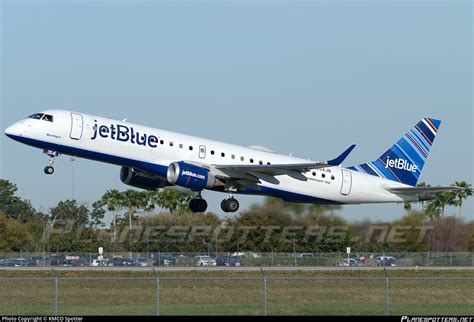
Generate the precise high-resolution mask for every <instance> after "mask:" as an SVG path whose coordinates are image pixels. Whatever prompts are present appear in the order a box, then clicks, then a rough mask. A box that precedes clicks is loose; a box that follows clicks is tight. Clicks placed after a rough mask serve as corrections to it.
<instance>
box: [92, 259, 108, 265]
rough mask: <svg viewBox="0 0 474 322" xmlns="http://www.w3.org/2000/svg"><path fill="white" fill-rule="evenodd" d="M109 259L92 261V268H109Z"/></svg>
mask: <svg viewBox="0 0 474 322" xmlns="http://www.w3.org/2000/svg"><path fill="white" fill-rule="evenodd" d="M108 264H109V260H108V259H94V260H92V262H91V264H90V266H108Z"/></svg>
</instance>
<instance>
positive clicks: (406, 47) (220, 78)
mask: <svg viewBox="0 0 474 322" xmlns="http://www.w3.org/2000/svg"><path fill="white" fill-rule="evenodd" d="M0 21H1V25H0V26H1V109H0V112H1V114H0V120H1V128H2V129H4V128H5V127H6V126H7V125H9V124H10V123H13V122H15V121H17V120H19V119H21V118H23V117H25V116H27V115H29V114H32V113H34V112H37V111H39V110H43V109H47V108H61V109H71V110H77V111H81V112H84V113H91V114H97V115H102V116H108V117H113V118H117V119H123V118H127V119H128V120H129V121H130V122H135V123H141V124H145V125H149V126H153V127H157V128H163V129H167V130H172V131H177V132H183V133H186V134H191V135H196V136H202V137H206V138H211V139H216V140H220V141H225V142H229V143H235V144H239V145H250V144H259V145H264V146H268V147H270V148H272V149H273V150H276V151H278V152H281V153H285V154H289V153H293V154H294V155H295V156H299V157H303V158H311V159H314V160H327V159H329V158H332V157H334V156H336V155H338V154H339V153H340V152H341V151H342V150H344V149H345V148H347V147H348V146H349V145H350V144H352V143H355V144H357V145H358V146H357V148H356V150H354V152H353V153H352V154H351V155H350V156H349V158H348V159H347V160H346V162H345V164H344V165H347V166H349V165H352V164H358V163H361V162H366V161H372V160H374V159H375V158H376V157H378V156H379V155H381V154H382V153H383V152H384V151H385V150H386V149H387V148H388V147H389V146H390V145H392V144H393V143H394V142H395V141H396V140H398V139H399V138H400V137H401V136H402V135H403V134H404V133H405V132H406V131H407V130H409V129H410V128H411V127H412V126H413V125H414V124H416V123H417V122H418V121H419V120H420V119H421V118H422V117H426V116H428V117H433V118H438V119H441V120H442V121H443V123H442V125H441V129H440V132H439V135H438V137H437V138H436V141H435V144H434V147H433V148H432V151H431V154H430V157H429V159H428V161H427V164H426V165H425V169H424V171H423V173H422V175H421V178H420V179H421V180H422V181H426V182H428V183H430V184H431V185H448V184H450V183H453V182H454V181H460V180H466V181H468V182H471V183H472V182H473V137H474V133H473V126H472V123H473V112H472V109H473V108H472V99H473V97H472V36H473V35H472V3H471V2H470V1H432V2H430V1H418V2H410V1H175V2H169V1H143V2H140V1H130V2H127V1H117V2H112V1H97V2H94V1H2V2H1V19H0ZM0 149H1V150H0V156H1V158H0V177H1V178H6V179H8V180H11V181H13V182H14V183H16V184H17V185H18V187H19V194H20V195H21V196H22V197H24V198H27V199H30V200H31V201H32V203H33V205H34V206H35V207H37V208H39V209H43V210H47V209H48V208H49V207H51V206H53V205H54V204H55V203H57V202H58V201H59V200H64V199H66V198H71V196H72V195H74V197H75V198H77V199H78V200H79V201H80V202H85V203H90V202H93V201H95V200H97V199H98V198H100V196H101V195H102V194H103V193H104V192H105V190H106V189H109V188H117V189H121V190H124V189H126V188H127V187H126V186H125V185H123V184H122V183H121V182H120V180H119V168H118V167H116V166H111V165H106V164H100V163H96V162H92V161H87V160H76V161H74V162H71V161H70V159H69V158H68V157H66V156H63V157H62V158H60V159H59V160H58V162H57V164H56V173H55V175H54V176H51V177H47V176H45V175H44V174H43V167H44V166H45V165H46V158H45V157H44V156H43V155H42V154H41V152H40V151H39V150H35V149H32V148H29V147H26V146H23V145H20V144H17V143H15V142H13V141H11V140H9V139H8V138H6V137H4V136H3V135H1V136H0ZM73 178H74V180H72V179H73ZM73 182H74V184H72V183H73ZM205 197H206V198H207V199H208V201H209V203H210V210H211V211H215V212H218V213H222V212H221V211H220V209H219V204H220V200H221V199H222V198H223V197H224V195H223V194H219V193H214V192H207V193H205ZM239 200H240V201H241V205H242V208H243V209H245V208H246V207H248V206H249V205H251V204H252V203H256V202H260V201H261V200H262V198H261V197H240V198H239ZM448 212H453V213H457V211H455V210H448ZM473 212H474V207H473V200H472V198H471V199H470V200H469V201H468V202H466V204H465V206H464V207H463V216H464V217H465V218H467V219H474V214H473ZM341 214H342V215H343V216H344V217H345V218H348V219H362V218H372V219H375V220H384V219H389V220H390V219H394V218H399V217H401V216H402V215H403V207H402V206H401V205H361V206H346V207H344V209H343V211H342V212H341Z"/></svg>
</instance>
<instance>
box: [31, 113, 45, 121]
mask: <svg viewBox="0 0 474 322" xmlns="http://www.w3.org/2000/svg"><path fill="white" fill-rule="evenodd" d="M43 115H44V114H43V113H36V114H33V115H30V116H28V118H30V119H35V120H41V118H42V117H43Z"/></svg>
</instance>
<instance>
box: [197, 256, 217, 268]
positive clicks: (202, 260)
mask: <svg viewBox="0 0 474 322" xmlns="http://www.w3.org/2000/svg"><path fill="white" fill-rule="evenodd" d="M196 259H197V263H196V265H197V266H216V265H217V263H216V261H215V259H214V258H212V257H210V256H196Z"/></svg>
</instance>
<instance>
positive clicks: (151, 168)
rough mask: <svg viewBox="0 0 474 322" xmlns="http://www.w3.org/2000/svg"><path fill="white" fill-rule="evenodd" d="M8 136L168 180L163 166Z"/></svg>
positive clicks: (22, 141) (41, 146) (25, 142)
mask: <svg viewBox="0 0 474 322" xmlns="http://www.w3.org/2000/svg"><path fill="white" fill-rule="evenodd" d="M7 136H8V137H10V138H11V139H13V140H15V141H18V142H20V143H23V144H26V145H30V146H33V147H35V148H40V149H46V150H52V151H58V152H61V153H63V154H67V155H74V156H77V157H80V158H84V159H89V160H94V161H100V162H105V163H111V164H115V165H119V166H127V167H133V168H137V169H140V170H143V171H148V172H151V173H153V174H156V175H158V176H161V177H163V178H166V171H167V170H168V167H166V166H162V165H159V164H154V163H149V162H143V161H139V160H133V159H128V158H122V157H117V156H114V155H110V154H105V153H99V152H93V151H89V150H84V149H79V148H73V147H69V146H66V145H60V144H54V143H49V142H44V141H39V140H34V139H28V138H25V137H21V136H14V135H8V134H7Z"/></svg>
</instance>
